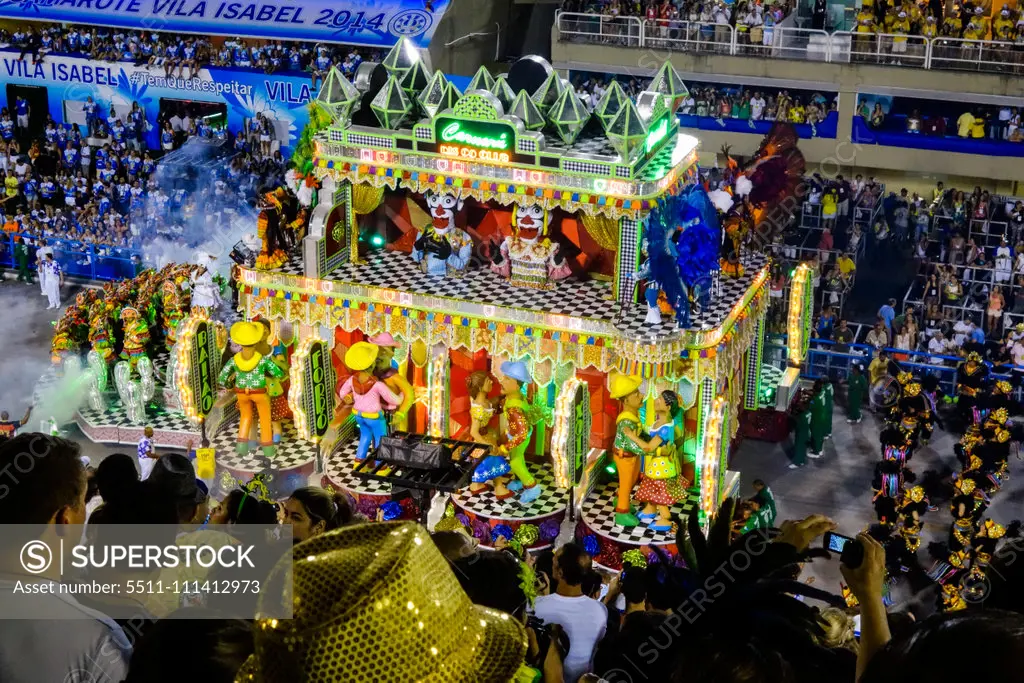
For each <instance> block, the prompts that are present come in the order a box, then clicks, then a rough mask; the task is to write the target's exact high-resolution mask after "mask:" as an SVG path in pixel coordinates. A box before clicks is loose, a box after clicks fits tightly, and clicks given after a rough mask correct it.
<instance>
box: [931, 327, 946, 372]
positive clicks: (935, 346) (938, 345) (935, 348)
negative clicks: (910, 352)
mask: <svg viewBox="0 0 1024 683" xmlns="http://www.w3.org/2000/svg"><path fill="white" fill-rule="evenodd" d="M948 350H949V342H948V341H946V340H945V339H944V338H943V337H942V332H939V331H936V332H935V335H934V336H932V338H931V340H929V342H928V353H932V354H935V355H938V356H942V355H945V353H946V351H948ZM932 363H935V364H938V365H942V359H941V358H933V359H932Z"/></svg>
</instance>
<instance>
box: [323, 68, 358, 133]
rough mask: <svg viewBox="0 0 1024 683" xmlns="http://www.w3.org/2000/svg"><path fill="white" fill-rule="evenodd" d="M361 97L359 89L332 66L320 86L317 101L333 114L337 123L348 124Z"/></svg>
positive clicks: (332, 116)
mask: <svg viewBox="0 0 1024 683" xmlns="http://www.w3.org/2000/svg"><path fill="white" fill-rule="evenodd" d="M359 98H360V93H359V90H357V89H356V87H355V86H354V85H352V83H350V82H349V80H348V79H347V78H345V77H344V76H343V75H342V73H341V72H340V71H338V69H337V68H335V67H333V66H332V67H331V69H330V71H328V72H327V78H325V79H324V82H323V84H322V85H321V86H320V92H319V93H317V96H316V103H317V104H318V105H320V106H321V107H323V108H324V109H325V110H326V111H327V113H329V114H330V115H331V118H332V119H334V122H335V123H338V124H341V125H348V123H349V121H351V120H352V112H353V111H355V108H356V107H357V106H359Z"/></svg>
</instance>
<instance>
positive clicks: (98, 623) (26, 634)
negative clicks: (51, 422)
mask: <svg viewBox="0 0 1024 683" xmlns="http://www.w3.org/2000/svg"><path fill="white" fill-rule="evenodd" d="M30 452H31V453H45V457H37V458H34V459H33V466H32V467H31V468H29V469H28V471H27V472H21V469H22V468H19V469H18V472H19V477H18V479H19V481H18V484H17V485H16V486H11V487H10V489H9V490H8V492H7V494H6V495H4V496H3V497H2V498H0V524H3V525H33V526H34V527H37V528H38V536H36V537H35V538H25V539H24V540H25V541H30V540H36V541H41V542H43V543H47V544H48V545H49V546H50V547H56V546H57V545H58V544H59V543H60V539H61V537H62V536H63V534H64V533H65V532H63V531H62V530H61V527H65V525H81V524H84V523H85V495H86V476H85V468H84V466H83V465H82V462H81V461H80V459H79V457H80V455H81V451H80V450H79V448H78V446H77V445H76V444H74V443H72V442H70V441H66V440H64V439H60V438H56V437H51V436H46V435H44V434H38V433H36V434H23V435H21V436H17V437H15V438H13V439H10V440H7V441H5V442H3V443H0V468H2V469H4V470H5V471H10V470H14V469H15V468H16V467H18V466H17V465H16V463H17V462H19V459H22V458H23V456H24V455H25V454H26V453H30ZM22 528H24V527H22ZM60 578H61V577H60V568H59V567H58V566H57V563H52V562H51V563H50V567H49V568H47V569H44V570H43V571H42V572H40V573H38V574H35V575H32V574H28V573H26V571H25V567H24V566H23V565H22V562H21V561H20V559H19V554H18V553H17V552H9V553H4V554H3V557H2V558H0V613H2V614H5V615H13V614H17V613H19V612H21V613H24V612H25V611H26V610H29V609H31V612H32V613H33V614H35V615H37V618H38V621H36V620H26V619H2V620H0V680H3V681H4V683H36V682H37V681H81V680H89V681H120V680H122V679H123V678H124V677H125V674H126V673H127V668H128V660H129V658H130V657H131V645H130V643H129V642H128V639H127V638H126V637H125V634H124V631H122V630H121V628H120V627H119V626H118V625H117V624H116V623H115V622H114V621H113V620H111V619H110V618H109V617H106V616H104V615H102V614H100V613H99V612H95V611H93V610H91V609H89V608H87V607H84V606H83V605H81V604H80V603H79V602H78V601H77V600H76V599H75V598H74V596H72V595H70V594H67V593H65V592H63V591H59V590H58V589H57V584H58V583H59V582H60ZM18 583H21V584H22V585H25V584H38V585H39V586H40V587H41V589H40V590H39V591H38V592H34V593H33V594H32V595H28V596H24V595H18V594H17V593H16V592H15V591H14V588H15V586H16V585H17V584H18ZM47 588H48V589H49V590H47Z"/></svg>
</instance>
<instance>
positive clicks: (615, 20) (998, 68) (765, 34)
mask: <svg viewBox="0 0 1024 683" xmlns="http://www.w3.org/2000/svg"><path fill="white" fill-rule="evenodd" d="M784 23H785V20H784V21H783V24H784ZM555 28H556V29H557V30H558V40H561V41H568V42H591V43H602V44H608V45H623V46H626V47H640V48H643V47H650V48H663V49H670V50H674V51H678V52H705V53H712V54H728V55H741V56H750V57H756V58H774V59H795V60H802V61H813V62H836V63H847V64H848V63H869V64H892V65H894V66H906V67H912V68H919V69H943V70H955V71H987V72H1005V73H1017V74H1019V73H1024V52H1020V51H1016V50H1014V49H1013V44H1012V43H1006V42H1000V41H993V40H967V39H960V38H940V37H936V38H925V37H924V36H909V35H901V34H892V33H879V34H874V33H851V32H849V31H834V32H831V33H829V32H827V31H822V30H817V29H805V28H797V27H795V26H786V25H781V24H780V25H776V26H766V27H753V28H751V29H745V28H744V27H741V28H740V29H739V30H737V29H736V28H734V27H733V26H731V25H729V24H715V23H708V22H689V21H683V20H667V21H660V20H655V21H645V20H643V19H641V18H640V17H620V16H612V15H602V14H586V13H579V12H561V11H560V12H558V14H557V16H556V18H555ZM758 37H760V41H758V40H757V38H758Z"/></svg>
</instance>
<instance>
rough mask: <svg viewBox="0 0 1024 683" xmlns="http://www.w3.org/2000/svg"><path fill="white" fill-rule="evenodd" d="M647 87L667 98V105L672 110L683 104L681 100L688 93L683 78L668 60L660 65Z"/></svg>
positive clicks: (677, 109) (676, 109)
mask: <svg viewBox="0 0 1024 683" xmlns="http://www.w3.org/2000/svg"><path fill="white" fill-rule="evenodd" d="M647 89H648V90H653V91H654V92H657V93H661V94H662V95H664V96H665V99H667V100H668V106H669V107H671V110H672V111H674V112H676V111H679V107H681V106H683V100H685V99H686V96H687V95H689V94H690V91H689V90H688V89H687V87H686V84H685V83H683V79H682V78H680V77H679V74H678V73H676V70H675V68H673V66H672V64H671V63H669V62H665V63H664V64H662V65H661V68H660V69H658V73H656V74H655V75H654V80H653V81H651V84H650V85H649V86H647Z"/></svg>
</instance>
